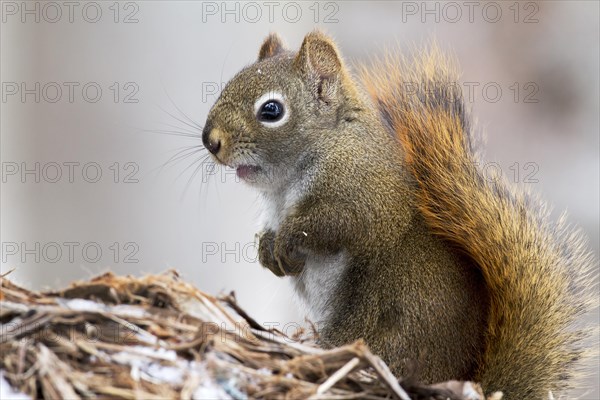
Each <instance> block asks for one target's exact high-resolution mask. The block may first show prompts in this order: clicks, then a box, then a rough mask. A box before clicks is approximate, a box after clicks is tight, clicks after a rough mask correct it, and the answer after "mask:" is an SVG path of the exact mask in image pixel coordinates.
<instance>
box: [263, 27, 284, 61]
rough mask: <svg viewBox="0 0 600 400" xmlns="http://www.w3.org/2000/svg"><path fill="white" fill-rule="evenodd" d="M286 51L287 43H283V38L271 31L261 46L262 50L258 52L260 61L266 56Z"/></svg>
mask: <svg viewBox="0 0 600 400" xmlns="http://www.w3.org/2000/svg"><path fill="white" fill-rule="evenodd" d="M284 51H285V45H284V44H283V40H281V38H280V37H279V35H278V34H276V33H271V34H269V36H267V38H266V39H265V41H264V42H263V44H262V46H260V51H259V52H258V61H262V60H264V59H266V58H269V57H273V56H275V55H277V54H279V53H282V52H284Z"/></svg>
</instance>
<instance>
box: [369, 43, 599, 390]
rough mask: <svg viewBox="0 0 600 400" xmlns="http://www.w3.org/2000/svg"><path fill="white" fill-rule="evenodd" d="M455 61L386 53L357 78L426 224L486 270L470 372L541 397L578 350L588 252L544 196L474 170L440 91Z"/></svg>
mask: <svg viewBox="0 0 600 400" xmlns="http://www.w3.org/2000/svg"><path fill="white" fill-rule="evenodd" d="M451 64H452V63H450V62H448V60H446V59H445V58H444V57H442V56H441V55H440V54H439V51H438V50H436V49H435V48H434V49H432V50H430V51H429V52H428V53H427V52H426V53H425V54H424V55H422V56H421V57H420V58H417V59H415V60H413V62H412V64H409V63H408V61H406V60H404V59H402V58H401V57H395V56H388V58H387V59H386V60H383V61H381V62H377V63H375V65H373V66H370V67H369V68H364V69H363V74H362V79H363V82H364V83H365V85H366V86H367V88H368V91H369V92H370V94H371V96H372V97H373V99H374V101H376V102H377V104H379V106H380V108H381V110H382V112H384V114H385V118H386V119H387V120H388V121H389V123H390V124H391V126H392V129H393V131H394V132H395V133H396V135H397V136H398V138H399V139H400V141H401V143H402V147H403V148H404V150H405V155H406V164H407V166H408V167H409V168H410V170H411V172H412V174H413V176H415V178H416V179H417V181H418V183H419V190H418V192H417V199H418V206H419V209H420V210H421V213H422V214H423V216H424V217H425V219H426V221H427V224H428V226H429V227H430V228H431V229H432V230H433V231H434V232H435V233H436V234H438V235H440V236H442V237H444V238H445V239H447V240H448V241H449V242H451V243H454V244H455V245H456V246H457V248H458V249H460V250H461V251H462V252H464V253H466V254H467V255H469V256H470V257H471V258H472V259H473V260H474V261H475V262H476V263H477V265H478V266H479V268H481V271H482V272H483V275H484V278H485V282H486V286H487V287H488V290H489V293H490V299H491V303H490V310H489V314H488V323H487V325H488V327H487V330H486V338H485V342H486V348H485V352H484V353H483V355H482V357H481V361H480V365H479V368H478V370H477V373H476V374H475V376H474V378H475V379H476V380H478V381H480V382H481V383H482V384H483V387H484V388H485V389H486V390H487V391H492V390H502V391H504V392H505V395H506V398H508V399H525V398H527V399H529V398H532V399H536V398H544V397H547V393H548V390H554V391H557V390H562V389H564V388H566V387H567V386H568V379H569V378H570V377H571V376H572V375H573V371H572V369H573V365H574V364H576V361H578V358H579V356H580V355H581V353H582V349H581V348H580V345H581V339H582V337H583V336H584V333H583V332H581V331H574V330H573V329H572V328H573V323H574V322H575V321H576V319H577V318H578V317H580V316H581V314H582V312H583V311H584V310H586V309H588V308H589V306H590V304H592V297H591V293H592V291H591V289H592V286H593V284H592V282H593V281H592V280H591V279H589V273H590V271H591V270H590V267H591V266H592V265H593V262H592V261H593V260H592V259H591V257H590V255H589V254H588V253H587V252H586V250H585V248H584V246H583V243H582V239H581V237H580V235H578V234H576V233H573V232H572V231H569V230H567V229H566V228H565V222H564V220H563V219H561V221H560V222H559V223H558V224H557V225H554V224H552V223H550V222H549V219H548V215H547V214H548V212H547V209H546V206H545V205H544V203H542V202H541V201H539V200H537V199H535V198H533V196H531V195H530V194H527V193H524V192H523V191H522V190H520V189H517V188H515V187H512V186H510V185H509V184H507V183H506V182H504V181H503V180H501V179H500V177H495V178H494V177H484V176H483V174H482V173H481V171H480V170H479V169H478V168H477V162H478V161H479V159H478V158H477V157H476V155H475V152H474V149H473V143H472V138H471V128H470V126H469V119H468V116H467V114H466V110H465V106H464V103H463V100H462V97H461V96H460V93H458V92H455V93H454V94H455V96H454V98H452V95H450V94H449V93H447V92H444V90H443V88H447V87H449V86H448V84H449V83H453V82H454V83H456V82H458V80H457V74H456V73H455V72H454V71H453V70H452V66H451ZM410 83H418V84H419V89H417V90H416V91H415V90H414V89H415V87H414V86H413V87H411V88H410V89H409V90H407V85H409V84H410ZM456 94H458V96H456Z"/></svg>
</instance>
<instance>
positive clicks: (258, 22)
mask: <svg viewBox="0 0 600 400" xmlns="http://www.w3.org/2000/svg"><path fill="white" fill-rule="evenodd" d="M467 3H468V2H467ZM1 7H2V27H1V40H0V46H1V51H0V52H1V63H0V67H1V71H0V75H1V81H2V103H1V110H0V111H1V116H0V120H1V123H0V124H1V125H0V129H1V143H0V146H1V153H0V155H1V162H2V190H1V198H0V200H1V236H2V238H1V242H2V265H1V272H2V273H5V272H7V271H9V270H11V269H13V268H16V271H14V272H13V273H12V274H11V279H13V280H15V281H16V282H18V283H20V284H22V285H25V286H27V287H30V288H36V289H40V288H58V287H61V286H64V285H67V284H68V283H70V282H71V281H73V280H76V279H84V278H89V277H91V276H93V275H95V274H98V273H100V272H103V271H107V270H111V271H114V272H115V273H118V274H135V275H141V274H145V273H158V272H161V271H164V270H166V269H168V268H176V269H177V270H179V271H180V272H181V274H182V275H183V277H184V278H185V279H186V280H189V281H190V282H193V283H194V284H195V285H197V286H198V287H200V288H202V289H203V290H205V291H207V292H210V293H214V294H218V293H220V292H227V291H231V290H235V292H236V293H237V296H238V299H239V300H240V302H241V304H242V305H243V306H244V307H245V308H246V309H247V311H249V313H250V314H251V315H253V316H255V317H256V319H257V320H259V321H260V322H262V323H265V324H270V325H273V326H277V327H279V328H280V329H286V328H287V327H290V326H292V327H294V326H296V323H303V320H304V317H303V313H302V310H300V309H298V308H297V306H296V305H295V304H294V302H293V301H292V296H291V290H290V287H289V286H288V284H287V282H285V281H284V280H280V279H277V278H275V277H274V276H273V275H272V274H271V273H270V272H268V271H266V270H263V268H261V267H260V266H259V265H258V264H257V263H256V262H255V258H256V251H255V246H254V234H255V232H256V231H257V227H256V217H257V214H258V210H259V206H260V204H259V203H258V201H257V196H256V194H255V193H254V192H253V191H252V190H250V189H249V188H247V187H245V186H244V185H243V184H242V183H240V182H237V181H236V178H235V174H234V173H233V172H232V171H227V170H224V169H216V170H213V169H212V168H211V165H210V164H209V163H205V162H204V163H203V162H202V156H203V154H204V153H199V152H195V150H197V148H193V147H192V146H198V145H201V141H200V139H199V138H198V137H193V136H192V137H185V136H182V135H181V133H183V134H185V133H192V134H194V133H195V134H198V133H199V132H200V130H199V129H198V128H197V127H195V125H196V124H197V125H202V124H203V123H204V118H205V117H206V114H207V112H208V110H209V108H210V106H211V105H212V104H213V102H214V101H215V100H216V98H217V95H218V89H219V88H220V86H221V84H222V83H224V82H227V80H228V79H230V78H231V77H232V76H233V74H235V73H236V72H237V71H238V70H239V69H241V68H242V67H243V66H245V65H247V64H249V63H251V62H253V61H254V60H255V57H256V54H257V52H258V48H259V46H260V44H261V41H262V40H263V38H264V37H265V36H266V35H267V34H268V33H269V32H270V31H276V32H279V33H280V34H281V35H282V36H283V37H284V38H285V39H286V40H287V42H288V44H289V45H290V46H291V47H292V48H297V47H298V46H299V45H300V42H301V40H302V37H303V35H304V34H305V33H307V32H308V31H310V30H311V29H313V28H314V27H315V26H319V27H321V28H322V29H324V30H325V31H326V32H328V33H330V34H332V35H333V36H334V37H335V38H336V40H337V42H338V44H339V46H340V48H341V51H342V53H343V54H344V56H345V58H346V60H347V62H348V63H349V64H350V65H356V64H357V63H360V62H364V61H368V59H369V58H370V57H373V56H377V55H380V54H382V53H383V51H384V49H385V48H398V49H400V50H401V51H403V52H410V51H411V49H415V48H418V46H420V45H422V44H424V43H427V42H428V41H430V40H432V39H434V40H436V41H437V42H438V43H439V45H440V47H442V48H443V49H444V50H447V51H450V52H452V53H454V54H455V56H456V58H457V59H458V60H459V62H460V65H461V69H462V71H463V76H462V79H463V82H464V84H463V89H465V90H467V91H468V98H467V100H468V102H469V105H470V106H471V107H472V109H473V114H474V116H475V117H476V120H477V123H478V129H479V131H480V132H482V133H483V134H484V135H485V137H486V144H485V159H486V161H488V162H490V164H489V167H490V168H492V169H494V170H496V171H500V172H501V173H502V174H503V175H504V176H505V177H506V178H507V179H509V180H511V181H513V182H517V183H519V184H521V185H524V186H526V187H528V189H530V190H531V191H533V192H535V193H538V194H540V195H541V196H542V197H543V198H545V199H547V200H548V202H549V203H550V204H552V205H553V206H554V210H555V211H554V215H555V216H558V215H559V213H560V212H562V211H564V210H567V211H568V213H569V216H570V217H569V220H570V221H571V222H572V223H573V224H574V225H577V226H579V227H581V228H582V229H583V231H585V233H586V234H587V236H588V238H589V241H590V247H591V248H592V250H593V251H594V252H595V254H596V257H597V254H598V241H599V223H598V221H599V217H598V214H599V210H598V204H599V202H598V195H599V189H598V182H599V176H598V175H599V112H598V110H599V75H598V71H599V57H598V56H599V43H598V41H599V21H598V16H599V3H598V2H595V1H552V2H519V3H516V2H511V1H510V2H471V3H468V4H465V3H464V2H456V3H454V2H450V3H447V2H426V3H425V2H406V1H405V2H394V1H382V2H375V1H369V2H367V1H353V2H320V3H315V2H266V3H262V2H250V3H248V2H228V3H223V2H192V1H180V2H176V1H173V2H167V1H139V2H126V1H124V2H119V3H115V2H112V1H108V2H103V1H98V2H72V3H69V4H65V3H63V2H57V3H54V2H36V1H28V2H12V1H3V2H2V3H1ZM153 131H162V132H163V133H164V134H160V133H155V132H153ZM174 132H178V133H180V134H174V135H169V134H168V133H174ZM178 151H183V152H182V153H178ZM171 157H175V158H173V159H171V162H169V163H168V161H169V160H170V158H171ZM165 164H167V165H165ZM595 320H596V321H597V316H596V317H595ZM288 323H292V324H291V325H289V324H288ZM286 324H288V325H286ZM597 380H598V377H597V375H596V376H594V377H593V378H592V380H591V382H592V385H595V387H596V389H595V391H592V392H588V393H586V394H584V396H583V397H582V398H590V399H591V398H598V397H599V393H598V391H597V390H598V389H597Z"/></svg>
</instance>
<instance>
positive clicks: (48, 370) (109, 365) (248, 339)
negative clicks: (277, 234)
mask: <svg viewBox="0 0 600 400" xmlns="http://www.w3.org/2000/svg"><path fill="white" fill-rule="evenodd" d="M0 283H1V291H0V305H1V306H0V322H1V330H0V351H1V356H0V368H1V372H0V378H1V380H2V382H1V383H2V385H3V388H2V393H3V394H4V395H6V394H7V393H8V394H10V391H11V390H14V391H16V392H13V393H12V394H11V395H12V396H13V397H14V396H18V392H20V393H21V394H24V395H26V396H27V397H30V398H45V399H57V398H68V399H78V398H99V399H104V398H124V399H159V398H160V399H166V398H182V399H192V398H195V399H205V398H218V399H246V398H265V399H305V398H309V399H373V400H376V399H402V400H408V399H416V398H419V399H430V398H431V399H433V398H456V399H460V398H466V397H464V396H463V393H471V394H470V396H469V398H473V399H482V398H483V396H482V395H481V393H480V390H479V389H478V386H477V385H473V384H471V383H468V382H467V383H463V382H448V383H443V384H440V385H434V386H433V387H427V386H422V385H417V384H414V383H411V382H409V381H402V380H401V381H400V383H399V382H398V380H397V379H396V378H395V377H394V376H393V375H392V374H391V372H390V371H389V369H388V368H387V366H386V365H385V364H384V363H383V362H382V361H381V360H380V359H379V358H378V357H377V356H376V355H374V354H372V353H371V352H370V351H369V349H368V347H367V346H366V345H365V344H364V343H363V342H362V341H357V342H355V343H352V344H349V345H347V346H343V347H339V348H334V349H328V350H324V349H320V348H319V347H318V346H317V345H316V344H315V340H314V334H313V333H312V332H306V331H300V332H298V333H297V334H296V335H295V336H294V337H288V336H286V335H284V334H283V333H282V332H280V331H278V330H275V329H266V328H265V327H263V326H261V325H260V324H258V323H257V322H256V321H255V320H253V319H252V318H251V317H250V316H248V315H247V314H246V312H244V310H243V309H242V308H241V307H240V306H239V305H238V304H237V303H236V300H235V296H234V295H233V294H230V295H228V296H225V297H222V298H216V297H213V296H211V295H209V294H206V293H204V292H202V291H200V290H198V289H196V288H195V287H193V286H192V285H190V284H188V283H186V282H184V281H183V280H182V279H180V278H179V276H178V274H177V273H176V272H174V271H168V272H166V273H164V274H162V275H150V276H146V277H143V278H134V277H130V276H127V277H122V276H115V275H113V274H111V273H107V274H104V275H101V276H98V277H96V278H94V279H92V280H90V281H88V282H77V283H73V284H72V285H71V286H70V287H69V288H67V289H65V290H61V291H57V292H45V293H38V292H33V291H29V290H26V289H24V288H21V287H18V286H17V285H15V284H13V283H12V282H11V281H10V280H8V279H7V278H6V276H3V277H1V278H0ZM7 382H8V384H9V385H10V387H7V386H8V385H7Z"/></svg>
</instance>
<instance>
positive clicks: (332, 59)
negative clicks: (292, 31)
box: [202, 31, 356, 189]
mask: <svg viewBox="0 0 600 400" xmlns="http://www.w3.org/2000/svg"><path fill="white" fill-rule="evenodd" d="M348 76H349V75H348V73H347V72H346V70H345V68H344V65H343V62H342V60H341V58H340V56H339V53H338V50H337V48H336V46H335V44H334V43H333V41H332V40H331V39H330V38H329V37H327V36H325V35H324V34H323V33H320V32H318V31H315V32H312V33H309V34H308V35H307V36H306V37H305V38H304V41H303V43H302V46H301V48H300V50H299V51H298V52H297V53H294V52H291V51H288V50H286V49H285V47H284V45H283V43H282V41H281V39H280V38H279V36H277V35H275V34H271V35H269V36H268V37H267V39H266V40H265V41H264V43H263V44H262V46H261V48H260V51H259V55H258V60H257V61H256V62H255V63H254V64H252V65H250V66H248V67H246V68H244V69H243V70H242V71H240V72H239V73H238V74H237V75H236V76H235V77H234V78H233V79H231V81H229V82H228V83H227V85H226V86H225V88H224V89H223V91H222V93H221V95H220V97H219V99H218V100H217V102H216V103H215V104H214V106H213V107H212V109H211V110H210V112H209V114H208V118H207V120H206V124H205V127H204V131H203V133H202V141H203V143H204V146H205V147H206V148H207V149H208V150H209V151H210V152H211V153H212V156H213V158H214V159H215V160H216V161H217V162H218V163H221V164H223V165H227V166H229V167H232V168H236V171H237V174H238V176H239V177H241V178H242V179H244V180H245V181H247V182H248V183H250V184H253V185H255V186H258V187H262V188H264V189H275V188H276V187H277V186H278V185H279V184H280V183H283V182H285V181H286V180H288V179H290V178H293V177H292V176H291V175H292V174H296V173H298V172H299V168H301V166H300V164H302V162H303V160H306V158H307V156H308V157H310V155H311V153H312V152H313V151H314V150H315V146H320V145H323V144H324V142H326V141H327V136H328V134H330V133H331V131H332V130H334V129H335V128H336V127H337V126H338V124H339V123H340V122H341V120H342V119H344V118H346V117H348V114H347V113H346V112H345V110H346V109H348V108H352V107H351V102H352V101H353V100H352V99H356V95H355V94H354V92H355V89H354V84H353V83H352V81H351V80H350V78H349V77H348ZM354 101H355V100H354Z"/></svg>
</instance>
